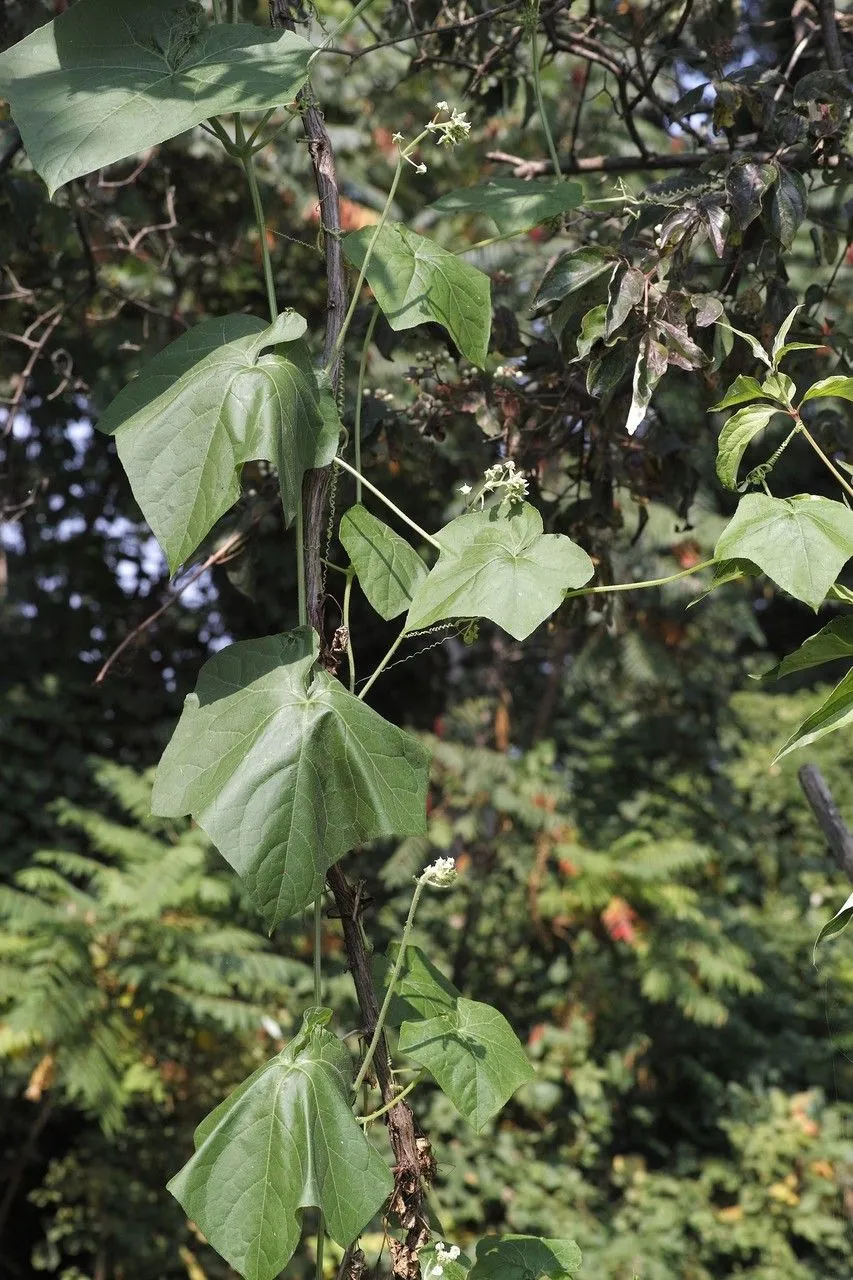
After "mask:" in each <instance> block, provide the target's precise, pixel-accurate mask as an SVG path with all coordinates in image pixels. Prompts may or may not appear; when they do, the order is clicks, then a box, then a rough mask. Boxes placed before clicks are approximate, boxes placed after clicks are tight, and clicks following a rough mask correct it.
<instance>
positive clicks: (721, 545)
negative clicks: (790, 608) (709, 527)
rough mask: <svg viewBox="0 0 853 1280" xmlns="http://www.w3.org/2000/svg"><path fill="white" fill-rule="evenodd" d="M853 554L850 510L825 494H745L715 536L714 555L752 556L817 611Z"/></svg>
mask: <svg viewBox="0 0 853 1280" xmlns="http://www.w3.org/2000/svg"><path fill="white" fill-rule="evenodd" d="M851 555H853V511H850V509H849V508H848V507H845V506H844V505H843V503H841V502H832V501H831V500H830V499H829V498H816V497H812V496H811V495H808V494H807V495H804V496H802V497H797V498H771V497H768V496H767V495H766V494H763V493H750V494H747V496H746V497H745V498H741V500H740V503H739V504H738V509H737V511H736V512H735V514H734V516H733V517H732V519H731V520H730V521H729V523H728V525H727V526H726V528H725V529H724V530H723V532H722V534H721V535H720V540H719V542H718V543H717V546H716V549H715V551H714V556H715V558H716V559H720V560H724V559H743V560H752V561H753V563H754V564H757V565H758V567H759V569H761V571H762V572H763V573H766V574H767V576H768V577H769V578H772V579H773V581H774V582H775V583H777V584H778V585H779V586H780V587H782V588H783V589H784V590H785V591H787V592H789V593H790V594H791V595H792V596H795V597H796V599H797V600H802V601H804V602H805V603H806V604H808V605H811V607H812V608H813V609H815V610H816V609H817V608H818V605H820V604H821V603H822V601H823V600H824V599H825V598H826V593H827V591H828V590H829V588H830V587H831V586H832V584H833V582H834V581H835V579H836V578H837V577H838V575H839V573H840V572H841V570H842V568H843V567H844V565H845V564H846V563H847V561H848V560H849V559H850V556H851Z"/></svg>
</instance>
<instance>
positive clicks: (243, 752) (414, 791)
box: [152, 627, 429, 928]
mask: <svg viewBox="0 0 853 1280" xmlns="http://www.w3.org/2000/svg"><path fill="white" fill-rule="evenodd" d="M316 660H317V638H316V636H315V634H314V633H313V632H312V631H311V630H309V628H307V627H300V628H299V629H298V630H296V631H291V632H288V633H287V634H285V635H279V636H268V637H266V638H265V639H262V640H246V641H240V642H239V643H237V644H232V645H229V646H228V648H227V649H223V650H222V651H221V652H220V653H217V654H215V656H214V657H213V658H211V659H210V661H208V662H207V663H205V665H204V667H203V668H202V670H201V674H200V675H199V680H198V685H197V687H196V692H195V693H191V694H189V696H188V697H187V699H186V701H185V703H184V710H183V714H182V715H181V719H180V721H179V723H178V727H177V729H176V730H175V733H174V736H173V738H172V740H171V742H170V743H169V745H168V746H167V748H166V750H165V752H164V754H163V758H162V759H161V761H160V765H159V767H158V770H157V777H156V780H155V783H154V794H153V796H152V811H153V812H155V813H157V814H160V815H162V816H164V817H178V816H180V815H183V814H187V813H189V814H192V816H193V817H194V818H195V820H196V822H197V823H198V824H199V826H200V827H201V828H202V829H203V830H204V831H206V832H207V834H208V835H209V836H210V838H211V840H212V841H213V843H214V844H215V845H216V847H217V848H218V849H219V851H220V853H221V854H222V855H223V857H224V858H226V859H227V861H228V862H229V863H230V864H231V866H232V867H233V868H234V870H235V871H236V872H237V874H238V875H239V876H240V877H241V879H242V880H243V881H244V882H245V884H246V888H247V890H248V892H249V894H250V895H251V897H252V900H253V902H254V903H255V905H256V907H257V908H258V910H259V911H260V913H261V915H262V916H263V918H264V920H265V921H266V923H267V925H268V926H269V927H270V928H272V927H273V926H274V925H275V924H276V923H277V922H278V921H280V920H285V919H287V917H288V916H291V915H294V914H295V913H296V912H298V911H302V910H303V909H304V908H305V907H307V906H308V904H309V903H311V902H313V901H314V899H315V898H316V897H317V894H318V893H321V892H322V889H323V883H324V877H325V873H326V871H327V870H328V868H329V867H330V866H332V865H333V863H335V862H336V861H337V859H338V858H340V857H342V856H343V854H344V853H346V852H347V851H348V850H349V849H351V848H353V847H354V846H355V845H357V844H360V843H361V842H363V841H365V840H373V839H376V838H377V837H379V836H388V835H407V834H408V835H420V834H422V833H423V832H424V831H425V830H426V789H427V776H428V765H429V756H428V753H427V752H426V751H425V750H424V748H423V747H422V746H421V745H420V743H419V742H418V741H417V740H416V739H415V738H412V737H410V736H409V735H408V734H406V733H404V732H403V731H402V730H401V729H398V728H397V727H396V726H395V725H392V724H389V723H388V721H386V720H383V719H382V717H381V716H380V715H377V713H376V712H375V711H373V710H371V709H370V708H369V707H367V706H366V705H365V704H364V703H363V702H360V701H359V700H358V699H357V698H354V697H353V696H352V694H350V693H348V692H347V691H346V690H345V689H344V687H343V685H341V684H340V683H339V681H337V680H335V679H333V678H332V677H331V676H330V675H328V674H327V673H326V672H325V671H323V670H322V668H319V667H317V666H315V663H316Z"/></svg>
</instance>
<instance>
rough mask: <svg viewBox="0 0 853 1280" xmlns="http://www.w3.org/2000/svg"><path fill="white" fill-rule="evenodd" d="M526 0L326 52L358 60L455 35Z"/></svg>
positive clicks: (516, 6) (329, 49) (515, 0)
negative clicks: (380, 51) (400, 46)
mask: <svg viewBox="0 0 853 1280" xmlns="http://www.w3.org/2000/svg"><path fill="white" fill-rule="evenodd" d="M524 3H525V0H510V2H509V3H508V4H499V5H497V7H496V8H494V9H486V10H485V12H484V13H476V14H474V15H473V16H472V17H470V18H462V19H461V20H460V21H459V22H448V23H445V25H444V26H441V27H424V28H423V29H422V30H421V31H408V32H406V34H405V35H402V36H392V37H390V38H389V39H388V40H377V42H376V44H369V45H366V46H365V47H364V48H363V49H356V50H352V49H341V48H339V47H338V46H335V45H330V46H329V48H328V49H326V50H324V52H325V53H337V54H339V55H340V56H341V57H342V58H350V59H351V60H352V61H353V62H356V61H357V60H358V59H359V58H363V57H365V55H366V54H368V53H375V52H376V50H377V49H387V48H389V47H390V46H391V45H395V44H407V43H408V42H409V41H410V40H415V41H419V40H423V39H424V38H425V37H426V36H446V35H453V34H454V33H455V32H457V31H466V30H468V29H469V28H471V27H476V26H477V25H478V24H479V23H481V22H488V21H489V20H490V19H491V18H497V17H498V15H499V14H501V13H508V12H509V10H510V9H520V8H521V6H522V4H524Z"/></svg>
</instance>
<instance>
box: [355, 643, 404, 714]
mask: <svg viewBox="0 0 853 1280" xmlns="http://www.w3.org/2000/svg"><path fill="white" fill-rule="evenodd" d="M405 638H406V628H405V627H404V628H403V630H402V631H401V632H400V634H399V635H398V636H397V639H396V640H395V641H394V643H393V644H392V645H391V648H390V649H389V650H388V652H387V653H386V654H385V657H384V658H383V659H382V661H381V662H380V663H379V666H378V667H377V668H376V670H375V671H374V672H373V675H372V676H371V677H370V679H369V680H368V681H367V683H366V684H365V686H364V688H363V689H362V691H361V693H360V694H359V695H358V697H359V701H361V702H363V701H364V699H365V698H366V697H367V695H368V694H369V693H370V690H371V689H372V688H373V686H374V685H375V684H376V681H377V680H378V679H379V677H380V676H381V675H382V672H383V671H384V670H385V668H386V667H387V666H388V663H389V662H390V661H391V659H392V658H393V657H394V654H395V653H396V652H397V650H398V649H399V648H400V645H401V644H402V643H403V641H404V640H405Z"/></svg>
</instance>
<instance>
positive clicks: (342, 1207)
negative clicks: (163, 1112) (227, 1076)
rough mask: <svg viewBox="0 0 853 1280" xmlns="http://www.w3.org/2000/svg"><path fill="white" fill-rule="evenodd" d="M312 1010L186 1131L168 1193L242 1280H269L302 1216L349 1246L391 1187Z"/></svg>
mask: <svg viewBox="0 0 853 1280" xmlns="http://www.w3.org/2000/svg"><path fill="white" fill-rule="evenodd" d="M329 1013H330V1010H328V1009H313V1010H309V1011H308V1013H306V1015H305V1020H304V1024H303V1030H302V1032H301V1034H299V1035H298V1036H297V1037H296V1039H295V1040H293V1041H292V1043H291V1044H289V1045H288V1046H287V1047H286V1048H285V1049H284V1050H283V1051H282V1052H281V1053H280V1054H279V1055H278V1056H277V1057H275V1058H273V1059H272V1060H271V1061H270V1062H266V1063H264V1065H263V1066H262V1067H260V1068H259V1069H258V1070H257V1071H256V1072H255V1073H254V1074H253V1075H251V1076H250V1077H249V1078H248V1080H246V1081H244V1082H243V1084H242V1085H240V1086H239V1087H238V1088H237V1089H235V1091H234V1092H233V1093H232V1094H231V1095H230V1097H228V1098H226V1099H225V1101H224V1102H222V1103H221V1104H220V1105H219V1106H218V1107H217V1108H216V1109H215V1111H213V1112H212V1113H211V1114H210V1115H209V1116H208V1117H207V1119H206V1120H204V1121H203V1122H202V1123H201V1124H200V1125H199V1127H198V1129H197V1130H196V1135H195V1147H196V1152H195V1155H194V1156H193V1157H192V1158H191V1159H190V1161H189V1162H188V1163H187V1164H186V1165H185V1166H184V1168H183V1169H182V1170H181V1172H180V1173H178V1174H177V1175H176V1176H175V1177H174V1178H172V1180H171V1182H170V1183H169V1190H170V1191H171V1192H172V1195H174V1196H175V1198H176V1199H177V1200H178V1201H179V1202H180V1204H181V1205H182V1207H183V1209H184V1211H185V1213H186V1214H187V1217H189V1218H191V1219H192V1221H193V1222H195V1223H196V1224H197V1226H198V1227H199V1229H200V1230H201V1231H202V1232H203V1233H204V1236H205V1238H206V1239H207V1241H208V1242H209V1243H210V1244H211V1245H212V1246H213V1248H214V1249H216V1250H217V1251H218V1252H219V1253H220V1254H221V1255H222V1257H223V1258H225V1260H226V1261H227V1262H228V1263H230V1265H231V1266H232V1267H234V1268H235V1270H236V1271H238V1272H239V1273H240V1275H241V1276H242V1277H243V1278H244V1280H273V1277H275V1276H277V1275H279V1273H280V1272H281V1271H282V1270H283V1268H284V1267H285V1266H286V1265H287V1263H288V1261H289V1260H290V1258H291V1257H292V1255H293V1253H294V1250H295V1249H296V1246H297V1244H298V1243H299V1238H300V1235H301V1230H302V1210H303V1209H307V1208H317V1209H320V1210H321V1211H322V1213H323V1218H324V1222H325V1227H326V1230H327V1231H328V1232H329V1234H330V1235H331V1237H332V1239H333V1240H336V1241H337V1242H338V1244H340V1245H343V1246H344V1247H346V1245H348V1244H350V1243H351V1242H352V1241H353V1240H354V1239H355V1238H356V1237H357V1236H358V1235H359V1233H360V1232H361V1231H362V1230H363V1229H364V1227H365V1226H366V1225H367V1224H368V1222H369V1221H370V1219H371V1218H372V1217H373V1216H374V1215H375V1214H376V1213H377V1212H378V1211H379V1209H380V1208H381V1207H382V1204H383V1202H384V1201H385V1200H386V1199H387V1198H388V1196H389V1195H390V1194H391V1191H392V1189H393V1186H394V1180H393V1177H392V1175H391V1171H390V1169H389V1168H388V1166H387V1165H386V1163H385V1161H384V1160H383V1159H382V1157H381V1156H380V1155H379V1153H378V1152H377V1151H375V1150H374V1149H373V1147H372V1146H371V1145H370V1143H369V1142H368V1140H367V1138H366V1137H365V1135H364V1132H363V1130H362V1128H361V1126H360V1125H359V1124H358V1123H357V1121H356V1120H355V1117H354V1116H353V1113H352V1072H351V1059H350V1056H349V1054H348V1052H347V1050H346V1048H345V1047H344V1045H343V1044H342V1043H341V1041H340V1040H339V1039H338V1037H337V1036H335V1035H332V1034H331V1032H329V1031H327V1030H325V1029H324V1028H323V1026H322V1022H324V1021H327V1020H328V1016H329Z"/></svg>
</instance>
